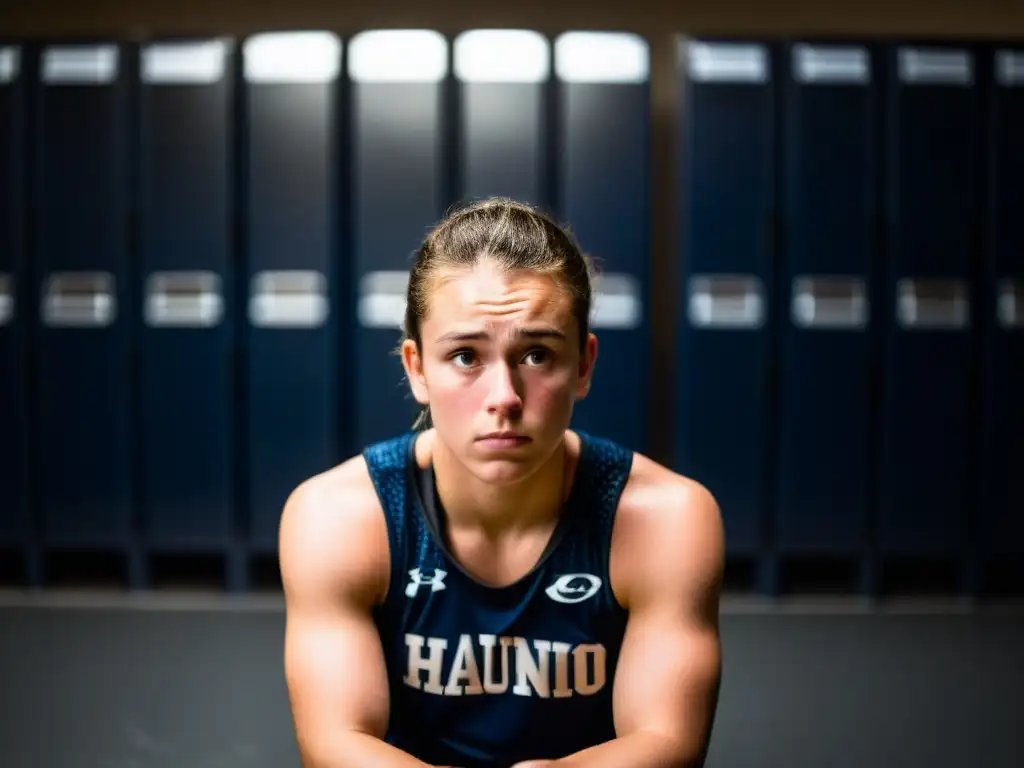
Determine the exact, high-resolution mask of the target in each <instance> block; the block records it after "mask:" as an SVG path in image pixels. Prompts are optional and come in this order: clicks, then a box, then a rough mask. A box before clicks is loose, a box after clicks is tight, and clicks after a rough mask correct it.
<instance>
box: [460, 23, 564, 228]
mask: <svg viewBox="0 0 1024 768" xmlns="http://www.w3.org/2000/svg"><path fill="white" fill-rule="evenodd" d="M453 49H454V50H453V63H454V68H455V76H456V78H457V79H458V81H459V104H460V118H461V125H460V134H459V135H460V139H461V142H460V146H459V168H460V170H461V174H462V180H461V182H462V183H461V192H462V195H461V197H462V198H464V199H467V200H477V199H481V198H486V197H491V196H505V197H511V198H514V199H516V200H520V201H523V202H526V203H530V204H532V205H540V206H542V207H544V208H547V207H548V205H549V202H550V201H549V200H548V197H549V194H548V190H547V188H546V187H547V184H548V175H547V173H546V169H547V158H548V154H547V153H548V147H549V142H548V140H547V139H548V134H547V131H546V130H545V128H546V125H547V121H548V111H549V110H548V103H547V93H548V86H547V82H548V78H549V77H550V69H551V64H550V57H551V51H550V44H549V43H548V41H547V40H546V39H545V38H544V37H543V36H541V35H540V34H538V33H536V32H529V31H525V30H523V31H521V30H489V29H482V30H472V31H469V32H464V33H462V34H461V35H459V36H458V37H457V38H456V39H455V41H454V43H453Z"/></svg>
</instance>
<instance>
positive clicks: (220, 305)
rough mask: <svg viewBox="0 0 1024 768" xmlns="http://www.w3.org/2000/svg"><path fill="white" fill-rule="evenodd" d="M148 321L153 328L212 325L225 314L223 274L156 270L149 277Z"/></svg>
mask: <svg viewBox="0 0 1024 768" xmlns="http://www.w3.org/2000/svg"><path fill="white" fill-rule="evenodd" d="M145 307H146V309H145V311H146V324H147V325H149V326H152V327H154V328H210V327H212V326H215V325H218V324H219V323H220V321H221V318H222V317H223V316H224V300H223V298H222V296H221V279H220V275H218V274H216V273H214V272H154V273H153V274H151V275H150V276H149V277H148V278H147V279H146V305H145Z"/></svg>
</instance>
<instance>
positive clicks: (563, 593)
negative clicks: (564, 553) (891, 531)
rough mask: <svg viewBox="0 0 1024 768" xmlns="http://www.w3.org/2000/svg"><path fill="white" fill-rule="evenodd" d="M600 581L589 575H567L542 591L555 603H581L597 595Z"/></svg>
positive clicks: (560, 577)
mask: <svg viewBox="0 0 1024 768" xmlns="http://www.w3.org/2000/svg"><path fill="white" fill-rule="evenodd" d="M600 588H601V580H600V579H599V578H597V576H594V575H592V574H589V573H567V574H565V575H564V576H559V577H558V579H557V580H556V581H555V583H554V584H552V585H551V586H550V587H548V588H547V589H546V590H544V591H545V592H546V593H547V596H548V597H550V598H551V599H552V600H554V601H555V602H556V603H582V602H583V601H584V600H589V599H590V598H592V597H593V596H594V595H596V594H597V590H599V589H600Z"/></svg>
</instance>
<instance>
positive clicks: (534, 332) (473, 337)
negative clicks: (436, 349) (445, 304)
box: [437, 328, 565, 344]
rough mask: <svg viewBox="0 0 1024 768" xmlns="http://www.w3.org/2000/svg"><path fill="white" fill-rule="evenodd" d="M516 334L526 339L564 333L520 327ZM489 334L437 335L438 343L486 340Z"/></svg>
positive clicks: (549, 337) (478, 332) (553, 337)
mask: <svg viewBox="0 0 1024 768" xmlns="http://www.w3.org/2000/svg"><path fill="white" fill-rule="evenodd" d="M516 336H519V337H520V338H527V339H564V338H565V334H564V333H563V332H562V331H560V330H558V329H557V328H520V329H519V330H517V331H516ZM490 337H491V336H490V334H489V333H487V331H452V332H451V333H446V334H444V335H442V336H439V337H438V339H437V343H438V344H446V343H448V342H453V341H486V340H487V339H489V338H490Z"/></svg>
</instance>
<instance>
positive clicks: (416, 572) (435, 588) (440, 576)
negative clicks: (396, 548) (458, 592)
mask: <svg viewBox="0 0 1024 768" xmlns="http://www.w3.org/2000/svg"><path fill="white" fill-rule="evenodd" d="M447 575H448V571H442V570H441V569H440V568H435V569H434V573H433V575H432V576H426V577H424V575H423V572H422V571H421V570H420V569H419V568H413V569H412V570H411V571H409V583H408V584H406V585H405V596H406V597H416V594H417V593H418V592H419V591H420V587H430V591H431V592H440V591H441V590H442V589H444V588H445V586H444V577H445V576H447Z"/></svg>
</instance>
